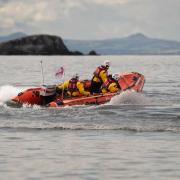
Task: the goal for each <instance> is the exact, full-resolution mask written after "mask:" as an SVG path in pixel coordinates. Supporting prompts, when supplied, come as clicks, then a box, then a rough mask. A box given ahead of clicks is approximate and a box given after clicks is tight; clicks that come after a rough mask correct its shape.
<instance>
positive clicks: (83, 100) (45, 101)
mask: <svg viewBox="0 0 180 180" xmlns="http://www.w3.org/2000/svg"><path fill="white" fill-rule="evenodd" d="M119 77H120V78H119V80H118V83H119V86H120V88H121V90H120V91H118V92H116V93H111V92H107V93H96V94H91V95H89V96H79V97H67V96H66V95H65V94H64V92H60V93H59V92H57V90H56V85H51V86H46V85H43V86H41V87H37V88H30V89H27V90H25V91H22V92H20V93H19V94H18V95H17V96H16V97H14V98H12V99H11V101H9V102H8V105H11V106H16V107H17V106H18V107H19V106H22V105H23V104H29V105H40V106H44V107H48V108H51V107H55V108H59V107H65V106H74V105H89V104H96V105H99V104H104V103H106V102H109V101H110V100H111V98H112V97H114V96H116V95H119V94H120V93H121V92H122V91H126V90H133V91H135V92H141V91H142V89H143V86H144V83H145V78H144V76H143V75H142V74H140V73H137V72H129V73H122V74H119ZM81 82H83V83H84V86H85V88H87V89H88V88H90V87H91V81H90V80H84V81H81Z"/></svg>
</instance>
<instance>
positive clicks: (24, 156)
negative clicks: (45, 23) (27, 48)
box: [0, 56, 180, 180]
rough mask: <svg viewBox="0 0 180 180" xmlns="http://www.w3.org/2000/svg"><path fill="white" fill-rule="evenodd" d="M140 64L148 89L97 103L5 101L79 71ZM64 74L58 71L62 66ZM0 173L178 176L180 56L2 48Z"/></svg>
mask: <svg viewBox="0 0 180 180" xmlns="http://www.w3.org/2000/svg"><path fill="white" fill-rule="evenodd" d="M105 60H110V61H111V67H110V70H109V73H117V72H122V73H123V72H131V71H134V72H139V73H141V74H143V75H144V76H145V78H146V82H145V86H144V88H143V92H142V93H135V92H131V91H126V92H123V93H122V94H120V95H118V96H116V97H115V98H113V99H112V100H111V101H110V102H108V103H107V104H104V105H99V106H95V105H93V106H85V105H84V106H74V107H65V108H62V109H47V108H43V107H40V106H33V107H31V106H28V105H24V106H23V107H22V108H13V107H8V106H7V105H6V101H8V100H9V99H11V98H12V97H14V96H16V95H17V94H18V93H19V92H20V91H22V90H24V89H27V88H29V87H38V86H40V85H41V84H42V81H43V77H42V73H41V64H40V61H42V62H43V64H42V65H43V71H44V81H45V84H56V83H59V82H62V81H64V80H65V79H68V78H70V77H71V76H72V75H73V74H75V73H79V75H80V78H81V79H90V78H91V77H92V73H93V72H94V70H95V68H96V67H97V66H98V65H100V64H102V63H103V62H104V61H105ZM61 66H63V67H64V69H65V77H64V78H63V79H57V78H56V77H55V76H54V75H55V72H56V71H57V69H58V68H59V67H61ZM0 74H1V76H0V143H1V145H0V179H2V180H6V179H8V180H10V179H13V180H21V179H23V180H24V179H27V180H40V179H43V180H44V179H73V180H74V179H77V180H81V179H82V180H84V179H87V180H96V179H138V180H139V179H148V180H149V179H153V180H154V179H158V180H159V179H162V180H164V179H170V180H172V179H173V180H174V179H180V141H179V139H180V93H179V92H180V56H0Z"/></svg>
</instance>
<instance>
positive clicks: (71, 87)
mask: <svg viewBox="0 0 180 180" xmlns="http://www.w3.org/2000/svg"><path fill="white" fill-rule="evenodd" d="M77 82H78V80H77V79H71V80H70V81H69V84H68V91H70V92H71V93H72V92H75V91H78V88H77Z"/></svg>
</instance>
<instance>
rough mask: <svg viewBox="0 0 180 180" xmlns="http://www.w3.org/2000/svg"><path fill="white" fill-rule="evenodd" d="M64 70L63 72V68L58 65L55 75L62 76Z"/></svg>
mask: <svg viewBox="0 0 180 180" xmlns="http://www.w3.org/2000/svg"><path fill="white" fill-rule="evenodd" d="M64 74H65V72H64V68H63V67H60V68H59V69H58V70H57V72H56V73H55V76H56V77H59V78H62V77H63V76H64Z"/></svg>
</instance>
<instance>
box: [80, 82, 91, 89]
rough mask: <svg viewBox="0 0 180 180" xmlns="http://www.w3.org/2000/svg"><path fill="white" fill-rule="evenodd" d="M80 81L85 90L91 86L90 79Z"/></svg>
mask: <svg viewBox="0 0 180 180" xmlns="http://www.w3.org/2000/svg"><path fill="white" fill-rule="evenodd" d="M81 83H83V85H84V89H85V90H89V89H90V88H91V81H89V80H83V81H81Z"/></svg>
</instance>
